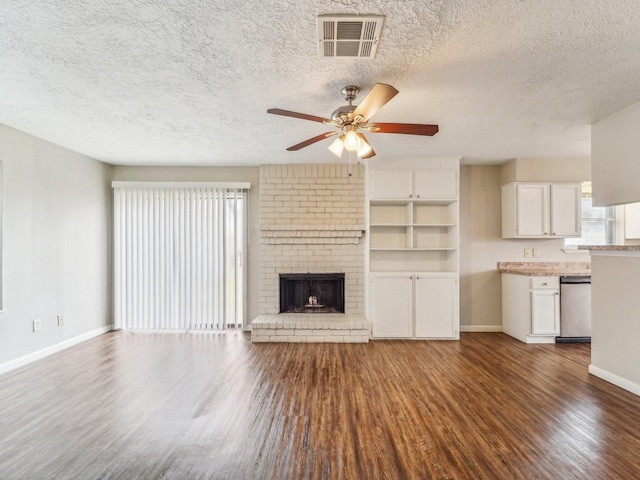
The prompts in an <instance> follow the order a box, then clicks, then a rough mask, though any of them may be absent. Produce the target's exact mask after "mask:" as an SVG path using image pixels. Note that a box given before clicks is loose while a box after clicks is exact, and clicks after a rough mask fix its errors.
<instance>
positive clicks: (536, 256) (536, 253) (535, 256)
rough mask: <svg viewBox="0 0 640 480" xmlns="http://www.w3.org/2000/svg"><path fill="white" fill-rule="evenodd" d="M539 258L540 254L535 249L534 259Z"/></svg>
mask: <svg viewBox="0 0 640 480" xmlns="http://www.w3.org/2000/svg"><path fill="white" fill-rule="evenodd" d="M538 257H540V252H538V249H537V248H534V249H533V258H538Z"/></svg>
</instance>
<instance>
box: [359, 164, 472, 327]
mask: <svg viewBox="0 0 640 480" xmlns="http://www.w3.org/2000/svg"><path fill="white" fill-rule="evenodd" d="M429 163H431V162H429V161H428V160H426V161H425V162H421V164H429ZM437 163H439V162H436V164H437ZM458 170H459V165H457V164H454V163H450V164H447V165H446V167H445V166H444V165H442V164H441V165H439V167H436V168H434V169H433V170H429V169H428V168H427V169H425V170H402V169H397V170H396V169H390V170H373V171H372V172H371V176H370V188H371V189H370V197H369V219H368V220H369V221H368V225H369V231H368V233H369V235H368V244H369V263H368V265H369V271H370V273H371V275H370V285H369V288H370V292H371V293H370V294H371V297H370V299H371V303H370V315H371V319H372V324H373V327H372V335H373V337H374V338H449V339H456V338H458V336H459V314H458V310H459V298H458V295H459V294H458V290H459V286H458V269H459V261H458V257H459V254H458V245H459V243H460V238H459V233H458V232H459V229H458V216H459V206H458Z"/></svg>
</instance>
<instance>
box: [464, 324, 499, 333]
mask: <svg viewBox="0 0 640 480" xmlns="http://www.w3.org/2000/svg"><path fill="white" fill-rule="evenodd" d="M460 331H461V332H502V325H460Z"/></svg>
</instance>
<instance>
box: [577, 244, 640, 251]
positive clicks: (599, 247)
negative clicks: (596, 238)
mask: <svg viewBox="0 0 640 480" xmlns="http://www.w3.org/2000/svg"><path fill="white" fill-rule="evenodd" d="M578 250H609V251H612V252H640V245H578Z"/></svg>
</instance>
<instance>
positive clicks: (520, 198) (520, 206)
mask: <svg viewBox="0 0 640 480" xmlns="http://www.w3.org/2000/svg"><path fill="white" fill-rule="evenodd" d="M516 219H517V220H516V222H517V230H516V235H517V236H523V237H544V236H547V235H549V185H546V184H542V185H518V186H517V187H516Z"/></svg>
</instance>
